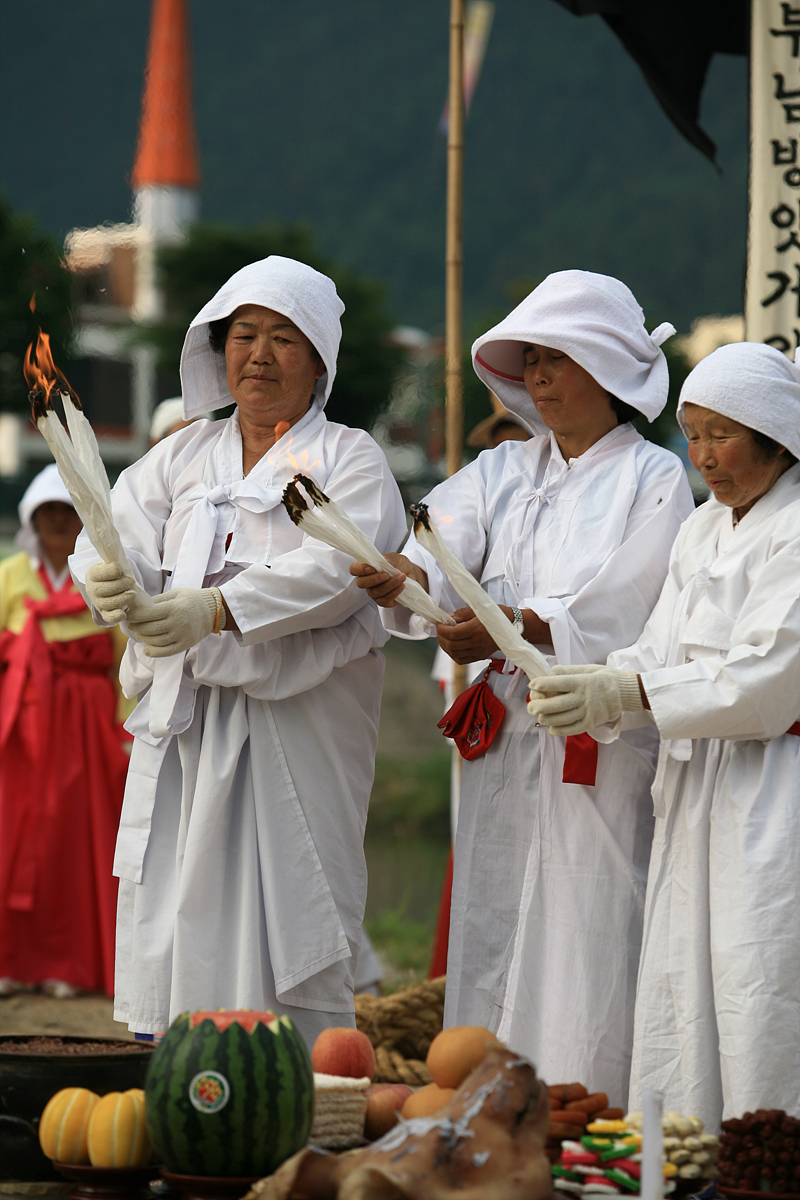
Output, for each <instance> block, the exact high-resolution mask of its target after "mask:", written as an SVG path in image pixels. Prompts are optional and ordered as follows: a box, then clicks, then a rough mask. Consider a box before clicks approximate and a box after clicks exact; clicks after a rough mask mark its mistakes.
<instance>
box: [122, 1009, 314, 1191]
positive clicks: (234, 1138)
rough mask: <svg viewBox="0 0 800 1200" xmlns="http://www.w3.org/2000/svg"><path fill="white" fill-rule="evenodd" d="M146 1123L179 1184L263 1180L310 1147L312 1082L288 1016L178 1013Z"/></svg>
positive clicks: (161, 1050) (150, 1093)
mask: <svg viewBox="0 0 800 1200" xmlns="http://www.w3.org/2000/svg"><path fill="white" fill-rule="evenodd" d="M145 1096H146V1100H147V1122H148V1127H149V1129H150V1136H151V1138H152V1141H153V1145H154V1147H155V1150H156V1154H157V1156H158V1158H159V1160H160V1162H161V1163H163V1165H164V1166H165V1167H166V1168H167V1169H168V1170H170V1171H173V1172H174V1173H176V1174H180V1175H211V1176H223V1177H224V1176H240V1177H241V1176H264V1175H269V1174H271V1173H272V1172H273V1171H275V1170H276V1169H277V1168H278V1167H279V1166H280V1165H281V1163H282V1162H284V1160H285V1159H287V1158H289V1156H290V1155H292V1154H294V1153H295V1152H296V1151H297V1150H299V1149H300V1148H301V1147H302V1146H304V1145H305V1144H306V1141H307V1140H308V1134H309V1131H310V1129H311V1123H312V1121H313V1119H314V1076H313V1072H312V1069H311V1060H310V1058H309V1055H308V1051H307V1050H306V1047H305V1043H304V1042H303V1039H302V1038H301V1037H300V1034H299V1033H298V1032H297V1030H296V1029H295V1027H294V1025H293V1024H292V1022H291V1021H290V1020H289V1018H288V1017H277V1016H276V1015H275V1014H274V1013H271V1012H251V1011H249V1010H243V1011H226V1010H222V1009H221V1010H219V1011H218V1012H196V1013H188V1012H186V1013H181V1015H180V1016H179V1017H177V1018H176V1019H175V1020H174V1021H173V1023H172V1025H170V1027H169V1029H168V1030H167V1033H166V1035H165V1036H164V1039H163V1041H162V1042H161V1044H160V1045H159V1046H158V1047H157V1048H156V1050H155V1051H154V1053H153V1057H152V1059H151V1061H150V1066H149V1068H148V1071H147V1080H146V1082H145Z"/></svg>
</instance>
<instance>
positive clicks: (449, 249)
mask: <svg viewBox="0 0 800 1200" xmlns="http://www.w3.org/2000/svg"><path fill="white" fill-rule="evenodd" d="M448 111H449V121H448V131H447V237H446V252H445V253H446V257H445V270H446V276H445V289H446V290H445V344H446V349H445V364H446V365H445V436H446V439H447V474H448V475H454V474H455V472H456V471H458V470H460V468H461V458H462V448H463V445H464V410H463V400H462V390H463V389H462V380H461V339H462V331H461V304H462V301H461V291H462V277H463V261H464V259H463V234H462V225H463V220H462V214H463V192H464V0H450V89H449V97H448Z"/></svg>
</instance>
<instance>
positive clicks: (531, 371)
mask: <svg viewBox="0 0 800 1200" xmlns="http://www.w3.org/2000/svg"><path fill="white" fill-rule="evenodd" d="M524 356H525V368H524V374H523V378H524V380H525V387H526V388H527V391H528V395H529V396H530V398H531V400H533V403H534V404H535V405H536V411H537V412H538V414H539V416H540V417H541V418H542V420H543V421H544V423H545V425H546V426H547V427H548V429H552V430H553V433H554V434H555V435H556V438H557V439H558V440H559V442H561V440H562V439H569V440H570V442H571V443H575V445H576V446H577V447H579V446H582V447H583V449H587V450H588V448H589V446H593V445H594V443H595V442H596V441H599V439H600V438H601V437H604V436H605V434H607V433H608V432H610V430H612V429H613V428H614V427H615V426H616V425H617V415H616V413H615V412H614V410H613V408H612V407H611V401H610V400H609V397H608V392H606V390H605V388H603V387H601V386H600V384H599V383H598V382H597V380H596V379H595V378H594V377H593V376H591V375H590V374H589V372H588V371H585V370H584V369H583V367H580V366H578V364H577V363H576V362H575V360H574V359H572V358H570V357H569V355H567V354H562V352H561V351H560V350H552V349H550V348H548V347H547V346H536V345H529V346H526V347H525V350H524ZM580 452H581V453H582V451H580Z"/></svg>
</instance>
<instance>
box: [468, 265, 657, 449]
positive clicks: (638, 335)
mask: <svg viewBox="0 0 800 1200" xmlns="http://www.w3.org/2000/svg"><path fill="white" fill-rule="evenodd" d="M674 332H675V328H674V326H672V325H670V324H669V323H664V324H663V325H659V326H658V328H657V329H654V330H653V332H652V333H648V332H647V330H646V329H645V327H644V313H643V312H642V309H641V307H640V305H639V304H638V302H637V300H636V297H635V296H634V294H633V292H632V291H631V290H630V288H629V287H626V285H625V284H624V283H621V282H620V280H619V279H614V278H613V277H612V276H610V275H596V274H595V273H594V272H593V271H556V272H555V273H554V274H553V275H548V276H547V278H546V279H545V280H543V281H542V283H540V284H539V286H538V287H537V288H534V290H533V291H532V292H531V294H530V295H529V296H526V297H525V299H524V300H523V301H522V303H521V304H518V305H517V307H516V308H515V309H514V310H513V311H512V312H510V313H509V314H508V316H507V317H505V318H504V320H502V321H501V322H500V324H499V325H495V327H494V329H490V330H489V332H488V333H484V334H483V335H482V336H481V337H479V338H478V339H477V341H476V342H475V344H474V345H473V347H472V365H473V366H474V368H475V371H476V372H477V374H478V376H479V378H480V379H482V380H483V382H484V383H485V384H486V386H487V387H489V388H491V390H492V391H493V392H495V393H496V394H497V395H498V396H499V397H500V399H501V400H502V402H503V404H504V405H505V406H506V408H508V409H510V410H511V412H514V413H516V414H517V416H519V417H520V418H521V419H522V420H523V421H524V422H525V424H526V426H527V427H528V428H529V429H531V430H532V431H533V432H534V433H542V432H546V430H545V426H544V423H543V421H542V420H541V418H540V416H539V414H538V413H537V411H536V408H535V406H534V403H533V401H532V400H531V398H530V396H529V395H528V391H527V389H526V387H525V383H524V380H523V367H524V357H523V353H522V351H523V347H524V346H525V345H531V344H535V345H537V346H547V347H548V348H549V349H551V350H559V351H561V353H562V354H567V355H569V357H570V358H571V359H574V361H575V362H576V363H578V365H579V366H581V367H583V369H584V370H585V371H588V372H589V374H590V375H591V376H592V378H593V379H595V380H597V382H598V383H599V384H600V386H601V387H603V388H605V390H606V391H607V392H610V393H611V394H612V395H613V396H616V397H617V398H618V399H620V400H624V402H625V403H626V404H630V405H631V407H632V408H636V409H638V410H639V412H641V413H644V415H645V416H646V417H647V419H648V421H653V420H654V419H655V418H656V417H657V416H658V414H659V413H660V412H661V410H662V409H663V407H664V405H665V404H666V402H667V391H668V388H669V372H668V370H667V360H666V358H665V357H664V352H663V350H662V349H661V345H662V343H663V342H665V341H666V340H667V338H668V337H672V335H673V333H674Z"/></svg>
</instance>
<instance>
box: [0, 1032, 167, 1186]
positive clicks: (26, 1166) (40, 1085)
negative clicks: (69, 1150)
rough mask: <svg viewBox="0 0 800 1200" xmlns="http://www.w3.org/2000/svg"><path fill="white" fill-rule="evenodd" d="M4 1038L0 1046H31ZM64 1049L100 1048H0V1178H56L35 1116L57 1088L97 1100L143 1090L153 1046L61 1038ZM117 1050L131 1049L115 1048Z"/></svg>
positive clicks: (28, 1038) (111, 1039)
mask: <svg viewBox="0 0 800 1200" xmlns="http://www.w3.org/2000/svg"><path fill="white" fill-rule="evenodd" d="M34 1040H38V1039H34V1038H31V1037H5V1038H0V1042H6V1043H7V1042H16V1043H18V1044H21V1043H26V1042H32V1041H34ZM60 1040H61V1042H62V1043H64V1045H65V1046H66V1045H76V1044H84V1043H87V1042H90V1043H92V1044H93V1045H95V1044H96V1045H99V1046H102V1049H100V1050H98V1051H97V1053H91V1054H70V1053H55V1054H43V1053H35V1052H31V1053H29V1054H26V1053H19V1052H15V1051H13V1050H0V1180H10V1179H13V1180H23V1181H25V1182H31V1181H39V1180H41V1181H45V1180H57V1179H59V1178H60V1176H59V1175H58V1174H57V1173H56V1171H55V1170H54V1169H53V1165H52V1163H51V1162H50V1159H49V1158H45V1156H44V1154H43V1153H42V1150H41V1147H40V1145H39V1135H38V1127H39V1118H40V1117H41V1115H42V1110H43V1109H44V1106H45V1105H46V1104H47V1101H48V1100H49V1099H50V1097H51V1096H53V1095H54V1094H55V1093H56V1092H58V1091H60V1089H61V1088H65V1087H85V1088H89V1090H90V1091H92V1092H96V1093H97V1094H98V1095H99V1096H102V1095H105V1093H106V1092H125V1091H127V1090H128V1088H135V1087H141V1088H143V1087H144V1079H145V1075H146V1074H147V1067H148V1064H149V1062H150V1056H151V1054H152V1052H153V1047H152V1045H150V1044H149V1043H147V1042H141V1043H138V1042H137V1043H131V1042H124V1043H123V1042H120V1041H119V1040H118V1039H115V1038H79V1037H63V1038H61V1039H60ZM121 1046H135V1048H134V1049H130V1050H127V1049H121V1048H120V1047H121Z"/></svg>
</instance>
